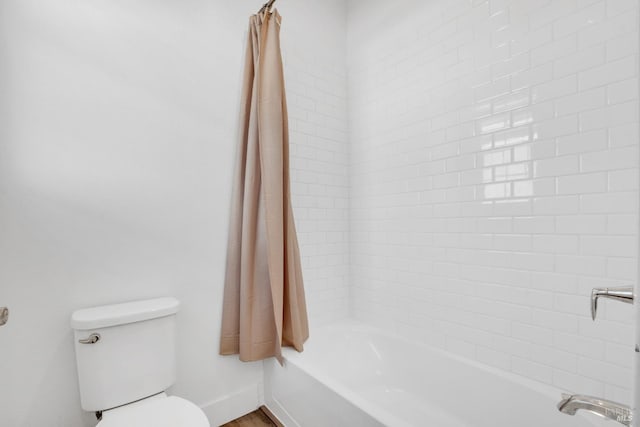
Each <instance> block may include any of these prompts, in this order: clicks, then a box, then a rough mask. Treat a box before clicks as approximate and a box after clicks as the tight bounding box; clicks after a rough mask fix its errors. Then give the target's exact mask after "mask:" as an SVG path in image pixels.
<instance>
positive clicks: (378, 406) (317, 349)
mask: <svg viewBox="0 0 640 427" xmlns="http://www.w3.org/2000/svg"><path fill="white" fill-rule="evenodd" d="M285 357H286V359H287V363H290V364H293V365H295V366H296V367H297V368H300V370H301V371H302V372H305V373H307V374H308V375H310V376H312V377H313V378H315V379H316V380H317V381H319V382H320V383H322V384H324V385H325V386H327V387H328V388H329V389H331V390H333V391H334V392H335V393H336V394H338V395H340V396H341V397H342V398H343V399H345V400H347V401H349V402H351V403H353V405H355V406H356V407H357V408H359V409H361V410H362V411H364V412H366V413H369V414H371V415H372V416H373V417H374V418H375V419H377V420H378V421H380V422H381V423H382V424H383V425H390V426H420V425H425V424H423V423H424V422H425V420H428V423H429V424H428V425H437V426H440V427H463V426H466V427H471V426H473V427H485V426H486V427H489V426H491V427H503V426H504V427H506V426H514V425H517V426H520V427H538V426H540V425H553V426H555V425H557V426H566V427H584V426H592V427H593V426H609V427H611V423H609V422H607V421H606V420H603V419H601V418H599V417H597V416H595V415H590V414H584V413H578V415H576V416H573V417H572V416H567V415H565V414H561V413H560V412H559V411H558V410H557V408H556V403H557V402H558V401H559V399H560V393H561V390H556V389H554V388H552V387H549V386H546V385H543V384H540V383H537V382H535V381H532V380H528V379H526V378H522V377H519V376H516V375H513V374H510V373H506V372H504V371H500V370H498V369H494V368H491V367H488V366H485V365H482V364H479V363H477V362H474V361H472V360H470V359H465V358H464V357H461V356H458V355H453V354H450V353H447V352H446V351H443V350H439V349H434V348H429V347H427V346H425V345H420V344H415V343H413V342H410V341H408V340H406V339H403V338H399V337H396V336H393V335H391V334H389V333H386V332H384V331H381V330H378V329H375V328H373V327H370V326H368V325H365V324H362V323H359V322H355V321H343V322H339V323H336V324H333V325H329V326H325V327H322V328H318V329H316V330H314V334H313V336H312V337H311V338H310V339H309V342H308V343H307V345H306V347H305V351H304V352H303V353H297V352H295V351H286V352H285ZM274 374H275V375H278V369H277V368H276V369H274ZM294 382H295V381H294ZM299 395H302V392H300V393H299Z"/></svg>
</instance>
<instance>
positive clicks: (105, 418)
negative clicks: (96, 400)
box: [96, 393, 210, 427]
mask: <svg viewBox="0 0 640 427" xmlns="http://www.w3.org/2000/svg"><path fill="white" fill-rule="evenodd" d="M96 427H210V424H209V420H207V417H206V415H205V414H204V412H202V409H200V408H199V407H197V406H196V405H195V404H193V403H192V402H189V401H188V400H186V399H182V398H180V397H177V396H167V395H166V394H164V393H162V394H160V395H156V396H153V397H150V398H147V399H144V400H141V401H139V402H135V403H131V404H129V405H125V406H121V407H119V408H115V409H110V410H108V411H104V412H103V413H102V421H100V422H99V423H98V425H97V426H96Z"/></svg>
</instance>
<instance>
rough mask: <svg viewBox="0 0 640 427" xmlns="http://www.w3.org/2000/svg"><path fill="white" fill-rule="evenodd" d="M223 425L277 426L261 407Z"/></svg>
mask: <svg viewBox="0 0 640 427" xmlns="http://www.w3.org/2000/svg"><path fill="white" fill-rule="evenodd" d="M222 427H277V426H276V424H274V423H273V422H272V421H271V420H270V419H269V417H267V416H266V415H265V413H264V412H262V410H260V409H256V410H255V411H253V412H251V413H250V414H247V415H245V416H244V417H240V418H238V419H236V420H233V421H231V422H228V423H227V424H225V425H223V426H222Z"/></svg>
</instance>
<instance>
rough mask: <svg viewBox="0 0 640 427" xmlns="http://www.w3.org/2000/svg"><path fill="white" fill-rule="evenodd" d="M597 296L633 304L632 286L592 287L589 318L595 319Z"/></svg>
mask: <svg viewBox="0 0 640 427" xmlns="http://www.w3.org/2000/svg"><path fill="white" fill-rule="evenodd" d="M598 298H610V299H614V300H617V301H622V302H626V303H627V304H633V287H632V286H625V287H622V288H593V290H592V291H591V318H592V319H593V320H596V314H597V312H598Z"/></svg>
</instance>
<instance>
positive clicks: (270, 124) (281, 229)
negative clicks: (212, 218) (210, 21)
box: [220, 10, 309, 361]
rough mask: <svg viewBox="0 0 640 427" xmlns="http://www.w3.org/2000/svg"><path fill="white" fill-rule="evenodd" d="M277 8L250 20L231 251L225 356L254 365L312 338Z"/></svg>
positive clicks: (224, 317) (223, 343) (298, 347)
mask: <svg viewBox="0 0 640 427" xmlns="http://www.w3.org/2000/svg"><path fill="white" fill-rule="evenodd" d="M280 21H281V17H280V15H279V14H278V12H277V11H275V10H274V11H273V13H271V14H269V13H260V14H258V15H253V16H252V17H251V18H250V21H249V39H248V41H247V51H246V58H245V70H244V78H243V90H242V101H241V102H242V104H241V109H242V110H241V117H240V138H241V139H240V147H239V149H238V159H237V164H236V172H235V177H234V189H233V199H232V211H231V220H230V230H229V242H228V246H227V272H226V279H225V288H224V305H223V310H222V334H221V339H220V354H237V353H239V354H240V360H243V361H252V360H260V359H264V358H267V357H271V356H275V357H276V358H278V360H279V361H282V356H281V347H282V346H291V347H294V348H295V349H296V350H298V351H302V344H303V343H304V342H305V341H306V339H307V338H308V336H309V328H308V324H307V310H306V304H305V297H304V288H303V282H302V271H301V268H300V251H299V248H298V239H297V236H296V229H295V225H294V222H293V210H292V208H291V194H290V189H289V131H288V122H287V103H286V98H285V90H284V75H283V68H282V56H281V53H280Z"/></svg>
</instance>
